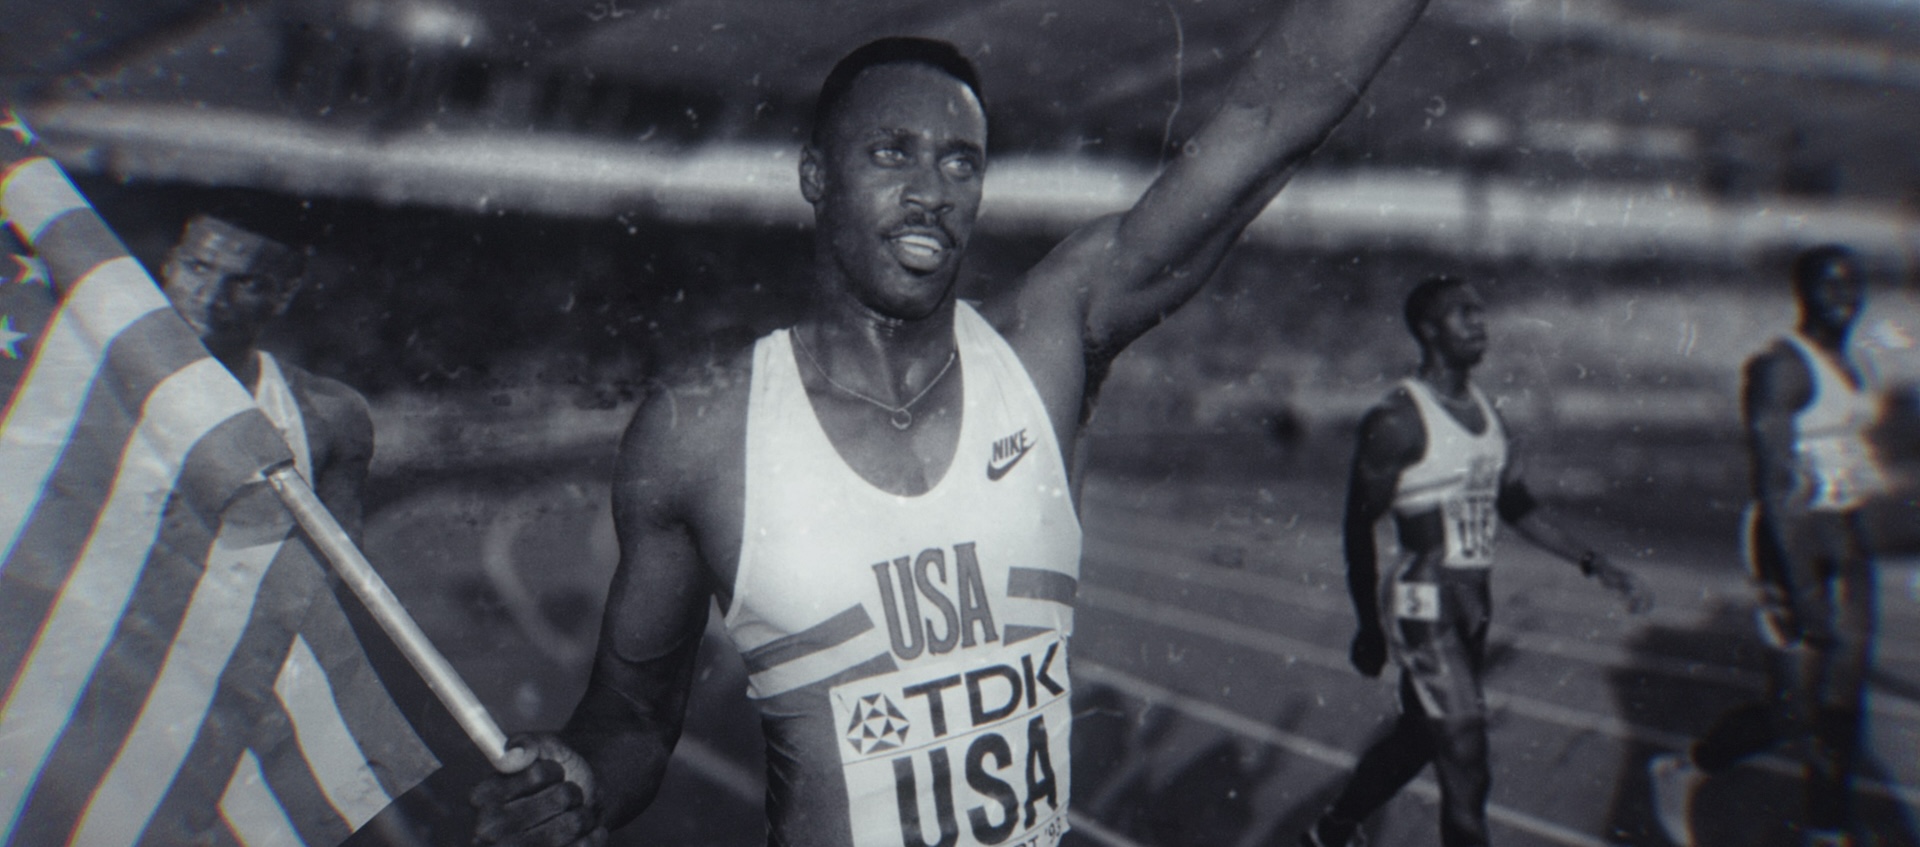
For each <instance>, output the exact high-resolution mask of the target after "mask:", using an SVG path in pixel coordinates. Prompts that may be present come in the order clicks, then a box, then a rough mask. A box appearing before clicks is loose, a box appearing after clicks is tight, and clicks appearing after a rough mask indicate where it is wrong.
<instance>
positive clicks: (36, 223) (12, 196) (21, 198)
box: [0, 156, 89, 248]
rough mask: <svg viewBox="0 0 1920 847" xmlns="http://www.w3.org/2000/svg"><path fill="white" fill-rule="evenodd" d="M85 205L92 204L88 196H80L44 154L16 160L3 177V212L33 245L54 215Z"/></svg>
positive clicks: (0, 189) (0, 198) (0, 202)
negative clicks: (89, 202) (88, 202)
mask: <svg viewBox="0 0 1920 847" xmlns="http://www.w3.org/2000/svg"><path fill="white" fill-rule="evenodd" d="M84 208H89V207H88V206H87V200H86V198H85V197H81V196H80V192H79V191H78V190H76V189H75V188H74V187H73V183H72V182H69V181H68V180H67V175H66V174H65V173H62V172H61V171H60V166H59V165H56V164H54V163H53V160H52V159H48V158H46V157H44V156H42V157H37V158H32V159H26V160H23V161H20V162H18V163H16V164H15V165H14V166H13V167H11V168H8V169H7V172H6V177H5V178H4V179H0V212H4V213H5V214H6V216H7V218H8V219H9V220H12V221H13V225H14V227H15V228H16V231H18V232H19V233H20V237H21V238H24V239H26V241H27V245H28V246H30V247H36V248H37V247H38V246H39V243H40V233H41V232H42V231H43V230H44V229H45V228H46V226H47V224H50V223H53V221H54V219H55V218H58V217H60V216H61V215H63V214H65V213H67V212H69V211H71V210H73V209H84Z"/></svg>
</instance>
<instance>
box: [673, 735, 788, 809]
mask: <svg viewBox="0 0 1920 847" xmlns="http://www.w3.org/2000/svg"><path fill="white" fill-rule="evenodd" d="M673 761H674V763H676V764H681V765H685V766H686V767H687V770H690V771H693V772H694V773H695V774H696V775H698V776H700V777H701V778H702V779H705V780H706V781H708V782H711V783H713V784H714V785H715V786H717V787H719V788H721V789H724V790H725V791H726V792H727V793H728V794H732V795H733V796H735V797H738V798H739V799H741V800H745V801H747V802H749V803H760V802H762V801H764V800H765V799H766V780H765V779H763V778H762V777H761V776H759V775H757V774H755V773H754V772H753V769H751V768H749V767H747V766H746V765H743V764H740V763H739V762H736V761H734V760H732V759H729V758H727V757H726V755H725V754H722V753H721V752H720V751H718V750H715V749H713V748H712V747H710V746H708V745H707V744H706V742H703V741H701V740H700V739H697V738H694V737H692V736H690V735H682V736H680V743H678V744H676V745H674V747H673Z"/></svg>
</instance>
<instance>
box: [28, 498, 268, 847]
mask: <svg viewBox="0 0 1920 847" xmlns="http://www.w3.org/2000/svg"><path fill="white" fill-rule="evenodd" d="M246 534H249V535H250V533H246ZM236 541H239V542H240V543H236ZM279 549H280V544H279V543H277V542H269V543H266V544H257V543H254V544H249V543H246V541H245V540H242V539H234V538H229V537H227V536H226V533H225V532H223V533H222V535H221V537H219V538H216V539H215V540H214V543H213V549H212V550H211V551H210V552H209V553H208V554H207V572H206V575H205V576H204V577H202V578H201V580H200V584H199V585H198V586H197V587H196V588H195V589H194V592H193V599H192V600H191V601H190V602H189V604H188V606H187V613H186V616H185V618H183V619H182V620H181V622H180V629H179V632H178V634H177V635H176V636H175V637H174V640H173V644H172V645H171V647H170V648H169V649H168V651H167V659H166V663H165V664H164V665H162V667H161V670H160V675H159V677H158V678H157V679H155V680H154V683H153V687H152V690H151V691H149V692H148V693H147V701H146V705H145V706H144V707H142V709H141V710H140V718H139V720H137V721H136V722H135V723H134V726H133V731H132V732H130V733H128V735H127V739H126V742H125V743H124V744H122V745H121V747H120V753H119V755H117V756H115V757H114V760H113V765H112V766H111V768H110V769H109V770H108V771H107V774H106V777H105V778H104V779H103V780H101V782H100V786H99V788H98V789H96V790H95V792H94V795H93V799H92V802H91V803H90V804H89V806H88V808H87V811H86V813H85V814H84V815H83V817H82V818H81V821H80V826H79V828H78V829H77V830H76V832H77V833H78V834H79V836H80V838H79V840H80V842H81V843H86V844H95V843H97V844H126V843H130V842H131V841H132V840H133V837H134V836H135V835H136V834H138V833H139V831H140V829H141V828H142V826H143V825H144V824H145V823H146V820H147V816H148V815H149V814H151V812H152V810H153V808H154V807H155V806H157V805H158V804H159V802H160V792H161V791H163V790H164V789H165V787H166V784H167V780H166V777H167V776H168V775H170V774H172V773H173V772H174V770H175V769H176V768H178V767H179V765H180V759H181V758H182V757H183V756H184V755H185V754H186V742H187V740H188V739H187V738H185V737H182V732H181V731H182V730H183V729H184V727H181V726H179V725H178V722H179V716H181V715H199V714H203V713H204V712H205V711H206V710H207V707H208V706H209V705H210V704H211V703H212V702H213V695H214V685H215V683H216V681H217V680H218V674H219V672H220V668H221V663H222V662H224V661H225V659H226V658H227V657H228V656H230V655H232V654H233V651H234V647H235V645H236V644H238V642H239V640H240V635H241V632H242V631H243V629H244V628H245V626H246V624H247V617H248V616H247V611H248V608H249V607H250V606H251V605H252V603H253V600H254V598H255V595H256V594H257V593H258V592H259V589H260V584H261V582H262V580H263V579H264V578H265V576H266V573H267V570H268V566H269V565H270V564H271V563H272V562H273V560H274V555H275V554H276V553H277V552H278V551H279ZM54 776H57V774H56V775H54Z"/></svg>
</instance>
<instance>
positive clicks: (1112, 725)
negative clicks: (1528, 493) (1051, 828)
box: [367, 466, 1920, 847]
mask: <svg viewBox="0 0 1920 847" xmlns="http://www.w3.org/2000/svg"><path fill="white" fill-rule="evenodd" d="M601 473H603V471H602V470H599V469H596V468H581V467H578V466H573V467H568V468H560V469H541V470H529V471H523V472H519V473H516V474H504V475H502V474H496V475H492V476H488V477H485V478H483V479H476V478H460V479H448V480H445V481H442V482H438V483H430V484H425V485H416V486H415V487H412V488H411V489H410V490H409V491H407V492H406V493H405V494H403V495H400V496H396V497H393V498H392V499H390V500H387V501H385V502H384V503H383V504H382V505H381V506H380V507H379V508H377V509H376V510H375V512H374V514H373V516H372V519H371V521H370V524H369V530H368V536H367V546H368V548H369V552H370V555H371V556H372V558H373V559H374V561H375V562H376V563H378V564H379V565H380V566H381V568H382V570H383V571H384V572H386V574H387V575H388V577H389V579H390V580H391V581H392V582H393V583H394V587H395V590H396V591H397V592H398V593H399V594H400V596H401V597H402V599H403V600H405V601H406V602H407V603H408V606H409V608H411V609H413V611H414V613H415V614H416V616H417V617H419V618H420V620H421V623H422V625H423V627H425V628H426V629H427V630H428V632H429V633H430V634H431V635H432V636H433V637H434V638H435V640H436V642H438V643H439V644H440V645H441V646H442V647H443V649H444V650H445V651H446V652H447V653H448V654H449V657H450V658H451V659H452V660H453V662H454V664H455V665H456V666H457V667H458V668H459V669H460V670H461V671H462V672H463V673H464V674H465V675H466V676H467V678H468V680H469V681H470V683H471V684H472V685H473V687H474V688H475V689H476V690H477V691H478V692H479V694H480V695H481V697H482V698H483V699H484V700H486V701H487V703H488V705H489V707H490V708H491V709H492V710H493V711H494V713H495V715H496V716H497V717H498V718H499V719H500V721H501V723H502V724H503V725H505V726H507V728H508V729H509V730H510V731H511V730H518V729H532V728H540V727H550V726H553V725H557V724H558V723H559V722H561V721H563V720H564V719H565V716H566V714H567V712H568V710H569V709H570V708H571V706H572V703H573V701H574V699H575V698H577V697H578V694H579V692H580V690H581V689H582V688H583V686H584V685H585V681H586V667H587V664H586V663H587V661H588V658H589V656H590V649H591V646H592V638H593V636H594V632H595V630H596V628H597V620H598V611H599V596H600V595H599V592H600V590H601V587H602V586H604V583H605V580H606V577H607V574H608V573H610V570H611V566H612V561H613V544H612V530H611V524H610V520H609V519H608V517H607V505H606V487H605V481H604V479H603V478H601V477H600V474H601ZM1339 495H1340V492H1338V491H1337V490H1333V489H1330V488H1328V487H1327V486H1325V485H1323V484H1318V483H1315V482H1313V481H1310V480H1309V481H1302V480H1295V481H1291V482H1289V481H1285V480H1276V481H1269V482H1245V483H1240V482H1220V481H1206V482H1201V481H1191V480H1187V481H1183V480H1179V479H1175V478H1172V477H1169V478H1166V479H1161V480H1158V481H1140V480H1132V479H1127V478H1124V477H1120V476H1116V475H1114V474H1110V473H1100V472H1098V471H1096V472H1095V473H1093V474H1090V475H1089V480H1088V483H1087V486H1086V489H1085V491H1084V492H1083V507H1082V511H1083V522H1084V525H1085V529H1086V552H1085V559H1084V563H1083V567H1082V582H1081V586H1080V593H1079V612H1078V632H1077V633H1076V635H1075V639H1074V641H1075V644H1074V649H1075V653H1074V663H1073V667H1072V673H1073V676H1074V680H1075V684H1076V691H1075V701H1076V703H1075V710H1076V715H1077V718H1076V724H1075V739H1074V742H1075V748H1076V752H1075V761H1074V768H1075V770H1074V786H1075V791H1074V794H1075V800H1074V805H1075V830H1074V833H1073V835H1071V836H1070V837H1069V838H1070V841H1071V842H1072V843H1075V844H1103V845H1112V847H1122V845H1153V846H1154V847H1176V845H1200V844H1207V845H1247V846H1250V845H1265V844H1288V845H1290V844H1293V843H1295V842H1294V839H1295V838H1297V835H1298V832H1299V830H1300V829H1301V828H1302V827H1303V826H1305V825H1306V823H1307V822H1308V821H1309V820H1311V819H1312V817H1313V816H1314V815H1316V814H1317V813H1318V812H1319V811H1320V810H1321V809H1322V808H1323V806H1324V805H1325V803H1326V802H1328V800H1329V799H1330V798H1331V795H1332V794H1333V793H1334V792H1335V791H1337V790H1338V788H1339V786H1340V784H1341V783H1342V782H1343V781H1344V779H1345V776H1346V774H1347V772H1348V770H1349V768H1350V767H1351V766H1352V764H1353V761H1354V758H1355V756H1356V755H1357V753H1358V752H1359V751H1360V750H1362V749H1363V748H1364V746H1365V745H1366V743H1367V742H1368V741H1369V740H1370V739H1371V738H1372V737H1373V736H1374V734H1375V733H1377V732H1380V731H1382V730H1383V729H1384V728H1385V726H1386V724H1387V722H1389V721H1390V720H1391V719H1392V717H1393V716H1394V709H1395V705H1394V688H1393V685H1392V682H1391V678H1390V674H1389V677H1388V678H1385V679H1381V680H1370V679H1366V678H1363V677H1361V676H1360V675H1358V674H1357V673H1355V672H1354V671H1353V670H1352V669H1351V668H1349V667H1348V666H1347V661H1346V645H1347V639H1348V637H1349V636H1350V634H1351V631H1352V622H1351V617H1352V616H1351V613H1350V611H1349V610H1348V605H1347V600H1346V594H1345V588H1344V583H1343V581H1342V580H1343V570H1342V568H1343V566H1342V565H1341V563H1340V561H1339V558H1338V549H1339V548H1338V544H1339V538H1338V531H1337V519H1338V508H1339V505H1338V498H1339ZM1575 526H1576V527H1577V528H1579V529H1580V530H1582V531H1583V532H1586V533H1587V534H1588V535H1589V536H1590V537H1591V538H1592V540H1593V541H1594V542H1595V543H1596V544H1597V545H1599V546H1601V547H1602V548H1603V549H1606V550H1608V551H1610V552H1612V553H1614V555H1615V558H1616V560H1618V561H1620V562H1622V563H1623V564H1626V565H1628V566H1630V567H1633V568H1635V569H1636V570H1637V571H1638V572H1639V573H1641V574H1642V575H1643V576H1644V577H1645V578H1646V579H1647V580H1648V581H1649V582H1650V583H1651V584H1652V586H1653V588H1654V589H1655V591H1656V592H1657V593H1658V597H1659V606H1658V608H1657V609H1656V610H1655V611H1654V612H1652V613H1651V614H1648V615H1645V616H1639V617H1632V616H1628V615H1627V614H1626V613H1625V611H1624V609H1623V608H1622V606H1621V604H1620V603H1619V602H1618V601H1617V599H1616V598H1615V597H1613V596H1612V595H1610V594H1608V593H1606V592H1605V591H1603V590H1602V589H1600V588H1599V587H1598V586H1597V585H1594V584H1592V583H1589V582H1586V581H1584V580H1582V579H1581V578H1580V576H1579V574H1578V572H1577V571H1576V570H1575V569H1574V568H1572V567H1570V566H1567V565H1565V564H1563V563H1559V562H1557V561H1554V560H1552V559H1550V558H1548V557H1546V556H1544V555H1543V554H1540V553H1538V552H1537V551H1534V550H1532V549H1531V548H1528V547H1527V546H1526V545H1525V543H1524V542H1522V541H1519V540H1517V539H1514V538H1511V537H1509V538H1507V539H1506V540H1505V541H1504V543H1503V546H1502V550H1501V556H1500V560H1499V563H1498V565H1497V568H1498V571H1497V576H1496V579H1495V596H1496V599H1495V604H1496V605H1495V626H1494V630H1493V638H1492V646H1491V648H1490V663H1491V665H1492V667H1493V669H1492V670H1491V672H1490V675H1489V680H1488V687H1489V689H1490V692H1489V693H1490V700H1491V703H1492V709H1493V713H1492V736H1493V764H1494V784H1493V806H1492V808H1491V810H1490V812H1491V815H1492V820H1493V826H1494V833H1495V836H1494V837H1495V839H1496V842H1497V843H1499V844H1501V845H1604V844H1645V845H1658V844H1664V843H1665V841H1664V839H1663V838H1662V837H1661V836H1660V835H1659V834H1658V832H1657V830H1656V829H1655V828H1654V826H1653V823H1652V817H1651V814H1650V811H1649V808H1648V805H1647V800H1646V794H1647V786H1646V777H1645V763H1646V760H1647V757H1648V756H1650V755H1652V754H1654V753H1656V752H1659V751H1663V750H1672V749H1678V748H1679V747H1680V746H1681V745H1683V744H1685V743H1686V741H1687V739H1688V738H1689V737H1690V736H1691V735H1693V734H1695V733H1698V732H1701V731H1703V730H1705V729H1706V727H1707V725H1708V723H1709V722H1710V721H1711V720H1712V718H1713V717H1714V716H1715V715H1716V714H1718V713H1719V711H1720V710H1721V709H1723V708H1725V707H1727V706H1730V705H1733V704H1735V703H1738V702H1740V701H1742V700H1745V699H1748V698H1751V697H1754V696H1757V695H1758V694H1759V693H1760V691H1761V687H1762V685H1763V679H1764V677H1763V675H1762V668H1763V659H1764V653H1763V652H1762V647H1761V642H1760V641H1759V639H1758V637H1757V635H1756V634H1755V632H1754V628H1753V625H1752V621H1751V615H1750V611H1749V609H1750V607H1749V604H1748V594H1747V591H1746V588H1745V586H1744V584H1743V582H1742V571H1741V569H1740V566H1739V564H1738V559H1737V551H1736V549H1735V547H1734V543H1733V539H1732V538H1719V537H1718V535H1719V534H1718V533H1715V534H1712V535H1709V534H1707V533H1699V534H1697V535H1698V537H1691V536H1684V534H1683V537H1680V538H1679V539H1678V540H1675V541H1672V542H1668V543H1663V544H1657V545H1656V544H1651V543H1649V542H1648V541H1647V540H1646V539H1647V538H1648V537H1650V536H1649V535H1648V534H1647V533H1642V532H1635V531H1634V528H1630V527H1618V526H1605V525H1600V524H1596V523H1593V522H1591V521H1584V522H1577V523H1575ZM1673 534H1674V533H1663V534H1660V535H1663V536H1664V535H1673ZM1882 572H1883V580H1882V591H1881V607H1882V622H1881V633H1882V638H1881V641H1880V644H1879V648H1878V667H1877V670H1876V674H1875V680H1874V689H1873V696H1872V698H1871V701H1870V712H1871V721H1872V723H1871V726H1872V734H1871V739H1872V740H1871V750H1870V761H1869V762H1868V763H1867V765H1866V769H1865V773H1864V778H1863V781H1862V784H1861V791H1860V795H1861V807H1862V813H1863V815H1864V817H1865V819H1866V820H1867V821H1869V823H1870V825H1871V826H1872V827H1873V829H1874V830H1875V831H1876V832H1877V833H1880V834H1882V838H1883V843H1884V844H1887V845H1911V844H1920V838H1917V837H1916V835H1915V832H1916V831H1917V829H1920V825H1916V823H1915V821H1916V820H1917V819H1920V594H1916V568H1915V563H1914V562H1913V561H1911V560H1908V561H1896V562H1886V563H1883V571H1882ZM716 617H717V616H716ZM697 678H698V682H697V683H696V691H695V695H694V699H693V703H692V705H691V707H690V708H689V721H688V729H687V733H686V736H685V738H684V739H683V740H682V742H681V745H680V749H679V750H678V752H677V753H676V757H675V762H674V766H673V768H672V769H671V771H670V775H669V779H668V784H667V786H666V787H665V788H664V789H663V791H662V793H661V796H660V799H659V800H658V801H657V802H656V804H655V806H654V808H653V809H651V810H650V811H649V812H648V813H647V814H646V815H645V816H643V817H642V819H641V820H640V821H639V822H637V823H636V824H634V825H633V826H630V827H628V828H627V829H626V830H624V831H622V832H621V833H618V834H617V835H616V838H615V843H620V844H629V843H630V844H687V845H703V844H712V845H741V847H745V846H746V845H756V844H759V843H762V838H763V834H762V824H761V812H760V809H761V799H760V798H761V792H762V781H761V778H760V776H759V774H760V769H761V762H760V759H759V753H758V745H759V743H760V741H759V733H758V729H757V721H756V720H755V718H754V717H753V713H752V711H751V709H750V707H749V706H748V705H747V703H746V702H745V699H744V697H742V696H741V692H742V690H743V688H744V674H743V671H742V670H741V667H740V664H739V660H738V658H737V657H736V656H734V655H733V654H732V651H731V649H730V648H727V647H726V646H725V645H724V639H721V638H719V637H718V630H717V629H716V628H713V627H711V626H710V629H709V633H708V638H707V643H706V644H705V645H704V647H703V654H702V658H701V668H700V670H699V671H698V674H697ZM1798 785H1799V783H1798V776H1797V767H1796V766H1795V765H1794V764H1793V761H1792V758H1791V751H1790V750H1789V751H1783V753H1781V754H1777V755H1775V756H1773V757H1769V758H1766V759H1763V760H1760V761H1758V762H1756V763H1753V764H1751V765H1748V766H1746V767H1743V768H1741V769H1739V770H1738V771H1736V772H1735V773H1732V774H1729V775H1727V776H1725V777H1723V778H1721V779H1719V780H1717V781H1715V782H1713V783H1711V784H1710V785H1709V788H1708V789H1707V790H1706V791H1705V792H1704V793H1703V794H1702V796H1701V798H1700V803H1699V807H1698V811H1699V815H1698V818H1697V827H1698V831H1699V834H1700V836H1701V839H1702V842H1703V843H1704V844H1708V845H1716V844H1740V845H1788V844H1796V843H1798V842H1797V840H1796V839H1794V838H1793V837H1792V836H1791V835H1790V834H1789V833H1788V832H1787V831H1786V830H1785V827H1784V825H1783V821H1785V820H1787V819H1789V818H1797V816H1798V814H1799V812H1798V809H1799V802H1800V801H1799V796H1800V795H1799V787H1798ZM1435 797H1436V789H1435V786H1434V783H1433V782H1432V779H1431V776H1430V774H1429V775H1426V776H1422V777H1421V778H1420V779H1419V780H1417V781H1416V782H1415V783H1414V785H1413V786H1411V788H1410V790H1409V791H1407V792H1403V794H1402V795H1401V796H1400V797H1399V798H1396V799H1395V801H1394V802H1393V803H1391V804H1390V805H1389V806H1388V807H1387V808H1386V809H1385V810H1384V811H1383V812H1382V813H1381V814H1380V815H1377V816H1376V818H1375V820H1374V822H1373V823H1372V825H1371V834H1372V836H1373V843H1375V844H1391V845H1401V844H1409V845H1418V844H1437V843H1438V835H1437V827H1436V818H1435V810H1434V799H1435Z"/></svg>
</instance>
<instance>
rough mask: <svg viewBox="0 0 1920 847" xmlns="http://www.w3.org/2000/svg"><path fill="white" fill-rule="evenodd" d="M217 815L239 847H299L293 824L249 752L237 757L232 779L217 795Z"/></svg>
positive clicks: (258, 764)
mask: <svg viewBox="0 0 1920 847" xmlns="http://www.w3.org/2000/svg"><path fill="white" fill-rule="evenodd" d="M220 815H221V817H224V818H226V822H227V826H228V827H230V828H231V829H232V830H233V837H234V839H235V840H236V841H239V842H240V843H241V844H242V845H243V847H300V839H299V838H297V837H295V836H294V834H293V821H290V820H287V813H286V811H285V810H283V809H281V808H280V803H279V802H278V801H276V800H275V799H274V797H273V792H272V791H270V790H269V789H268V788H267V776H266V774H264V773H262V772H261V771H260V760H259V759H258V758H256V757H255V756H254V755H253V751H251V750H248V751H246V753H245V754H244V755H242V756H241V757H240V764H239V766H238V767H235V768H234V770H233V780H232V781H231V782H228V783H227V790H226V793H224V794H222V795H221V796H220Z"/></svg>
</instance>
